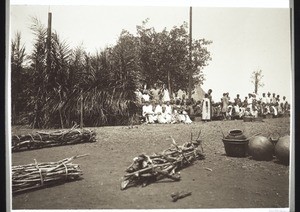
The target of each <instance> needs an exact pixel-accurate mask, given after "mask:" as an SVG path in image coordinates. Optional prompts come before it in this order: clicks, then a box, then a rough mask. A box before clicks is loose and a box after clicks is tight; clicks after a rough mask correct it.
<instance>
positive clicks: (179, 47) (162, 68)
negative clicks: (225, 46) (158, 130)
mask: <svg viewBox="0 0 300 212" xmlns="http://www.w3.org/2000/svg"><path fill="white" fill-rule="evenodd" d="M147 22H148V19H147V20H145V21H144V22H143V23H142V25H141V26H137V35H138V38H139V40H140V58H141V64H142V69H143V71H144V72H143V73H144V76H145V80H146V82H148V83H149V84H150V85H153V84H154V83H156V82H161V83H164V84H167V85H168V87H169V90H170V92H171V93H172V91H177V90H178V89H183V90H187V88H188V83H189V70H190V68H189V67H190V63H189V36H188V30H187V23H185V22H184V23H183V24H182V25H181V26H179V27H177V26H174V27H173V28H172V29H171V30H170V31H167V30H166V28H165V29H164V30H163V31H161V32H156V31H155V29H154V28H147V27H146V24H147ZM211 43H212V41H207V40H205V39H198V40H193V41H192V46H193V48H192V70H193V71H192V73H193V80H192V84H193V87H194V86H195V84H198V83H202V82H203V80H204V77H203V72H202V69H203V68H204V67H205V66H207V65H208V61H210V60H211V57H210V52H209V51H208V49H207V46H208V45H209V44H211Z"/></svg>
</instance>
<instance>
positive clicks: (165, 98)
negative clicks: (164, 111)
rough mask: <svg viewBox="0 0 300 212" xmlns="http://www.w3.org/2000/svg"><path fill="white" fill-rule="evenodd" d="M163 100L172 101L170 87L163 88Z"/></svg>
mask: <svg viewBox="0 0 300 212" xmlns="http://www.w3.org/2000/svg"><path fill="white" fill-rule="evenodd" d="M162 100H163V102H169V101H170V93H169V90H168V89H164V90H163V98H162Z"/></svg>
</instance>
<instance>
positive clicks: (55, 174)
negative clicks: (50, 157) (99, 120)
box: [12, 155, 87, 194]
mask: <svg viewBox="0 0 300 212" xmlns="http://www.w3.org/2000/svg"><path fill="white" fill-rule="evenodd" d="M85 156H87V155H77V156H73V157H71V158H66V159H63V160H60V161H58V162H46V163H37V161H36V160H35V163H33V164H27V165H19V166H12V193H13V194H16V193H20V192H24V191H28V190H32V189H37V188H41V187H45V186H49V185H55V184H61V183H63V182H66V181H72V180H77V179H79V178H80V176H81V175H82V170H81V169H80V167H79V165H78V164H73V163H70V162H71V161H72V160H73V159H76V158H80V157H85Z"/></svg>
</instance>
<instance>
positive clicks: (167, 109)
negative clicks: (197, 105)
mask: <svg viewBox="0 0 300 212" xmlns="http://www.w3.org/2000/svg"><path fill="white" fill-rule="evenodd" d="M165 113H166V114H170V115H172V107H171V105H166V111H165Z"/></svg>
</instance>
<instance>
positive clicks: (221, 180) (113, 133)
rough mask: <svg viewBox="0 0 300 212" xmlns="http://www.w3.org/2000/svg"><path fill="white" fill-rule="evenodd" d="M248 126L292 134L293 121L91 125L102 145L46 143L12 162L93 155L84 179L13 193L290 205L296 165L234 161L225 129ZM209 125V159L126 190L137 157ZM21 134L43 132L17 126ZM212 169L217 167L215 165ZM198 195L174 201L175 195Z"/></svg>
mask: <svg viewBox="0 0 300 212" xmlns="http://www.w3.org/2000/svg"><path fill="white" fill-rule="evenodd" d="M221 128H222V130H223V131H224V132H225V134H227V132H228V131H229V130H231V129H242V130H244V134H245V135H247V136H251V135H254V134H256V133H262V135H264V136H267V137H268V136H269V135H270V134H271V133H273V132H275V131H277V132H278V133H279V134H280V135H282V136H283V135H286V134H289V133H290V120H289V118H276V119H265V120H264V122H243V121H242V120H237V121H213V122H207V123H202V122H194V123H193V124H191V125H184V124H174V125H158V124H156V125H140V126H138V127H137V128H133V129H129V128H128V127H122V126H120V127H99V128H89V129H92V130H94V131H95V132H96V133H97V142H95V143H84V144H77V145H69V146H60V147H53V148H44V149H38V150H31V151H23V152H16V153H13V154H12V165H21V164H28V163H33V162H34V161H33V160H34V159H36V160H37V161H38V162H50V161H58V160H61V159H63V158H67V157H71V156H74V155H81V154H89V156H88V157H84V158H78V159H76V160H74V161H73V163H76V164H80V167H81V169H82V170H83V179H82V180H79V181H73V182H67V183H64V184H62V185H57V186H53V187H48V188H43V189H40V190H35V191H30V192H26V193H23V194H19V195H15V196H13V197H12V208H13V209H171V208H177V209H182V208H285V207H288V205H289V166H286V165H282V164H280V163H278V161H277V160H276V159H275V158H274V159H273V160H272V161H255V160H252V159H251V158H250V157H245V158H234V157H228V156H226V154H225V149H224V145H223V142H222V140H221V139H222V133H221V130H220V129H221ZM199 130H201V132H202V133H201V136H200V138H201V139H202V140H203V148H204V154H205V156H206V158H205V160H199V161H196V162H195V163H194V164H193V165H191V166H189V167H187V168H185V169H182V170H181V171H180V175H181V180H180V181H178V182H173V181H170V180H167V179H166V180H162V181H158V182H156V183H153V184H150V185H148V186H146V187H131V188H128V189H126V190H123V191H122V190H120V182H121V177H122V176H123V175H124V174H125V171H124V170H125V169H126V168H127V167H128V166H129V165H130V164H131V162H132V159H133V158H134V157H136V156H138V155H139V154H141V153H146V154H150V155H151V154H152V153H154V152H156V153H159V152H161V151H163V150H165V149H167V148H168V147H169V146H170V144H171V140H170V139H169V136H171V135H172V137H173V138H174V139H175V140H176V142H177V143H178V144H183V143H184V142H186V141H189V140H190V137H191V136H190V135H191V132H193V133H194V134H197V133H198V132H199ZM12 131H13V133H15V134H18V135H19V134H24V133H28V132H35V131H36V130H28V129H25V128H24V127H13V130H12ZM207 168H209V169H211V170H212V171H210V170H208V169H207ZM177 191H189V192H192V195H191V196H188V197H186V198H184V199H180V200H178V201H177V202H172V201H171V197H170V194H171V193H173V192H177Z"/></svg>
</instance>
